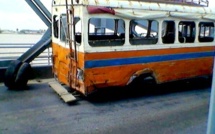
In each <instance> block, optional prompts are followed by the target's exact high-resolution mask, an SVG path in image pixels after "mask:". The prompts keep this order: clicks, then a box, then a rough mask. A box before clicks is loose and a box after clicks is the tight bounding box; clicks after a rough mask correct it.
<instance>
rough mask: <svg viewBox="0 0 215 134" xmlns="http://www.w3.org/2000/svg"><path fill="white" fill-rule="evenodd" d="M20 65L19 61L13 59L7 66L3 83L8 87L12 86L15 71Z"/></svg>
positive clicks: (13, 84)
mask: <svg viewBox="0 0 215 134" xmlns="http://www.w3.org/2000/svg"><path fill="white" fill-rule="evenodd" d="M21 65H22V62H21V61H19V60H14V61H12V62H11V63H10V65H9V66H8V68H7V70H6V72H5V76H4V84H5V86H7V87H8V88H9V89H10V88H14V86H15V79H16V75H17V72H18V70H19V68H20V66H21Z"/></svg>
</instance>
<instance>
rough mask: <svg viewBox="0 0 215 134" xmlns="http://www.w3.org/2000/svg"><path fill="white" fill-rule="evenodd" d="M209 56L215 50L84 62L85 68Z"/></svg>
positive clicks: (213, 54)
mask: <svg viewBox="0 0 215 134" xmlns="http://www.w3.org/2000/svg"><path fill="white" fill-rule="evenodd" d="M211 56H215V52H212V51H211V52H198V53H183V54H171V55H157V56H143V57H133V58H118V59H102V60H89V61H86V62H85V68H95V67H107V66H120V65H131V64H143V63H151V62H162V61H171V60H184V59H192V58H203V57H211Z"/></svg>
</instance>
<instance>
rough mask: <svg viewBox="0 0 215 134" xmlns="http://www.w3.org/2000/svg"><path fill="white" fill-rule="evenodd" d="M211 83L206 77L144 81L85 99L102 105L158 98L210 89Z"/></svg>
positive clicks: (110, 89)
mask: <svg viewBox="0 0 215 134" xmlns="http://www.w3.org/2000/svg"><path fill="white" fill-rule="evenodd" d="M211 81H212V80H211V78H208V77H200V78H194V79H187V80H180V81H174V82H168V83H164V84H155V83H154V82H153V81H152V80H146V81H144V84H143V83H142V84H141V83H138V84H136V85H133V86H127V87H111V88H104V89H99V90H98V91H97V92H96V93H94V94H92V95H90V96H89V97H87V98H85V99H87V100H88V101H90V102H94V103H95V102H96V103H102V102H110V101H120V100H124V99H132V98H140V97H150V96H160V95H166V94H172V93H177V92H186V91H192V90H206V89H210V87H211Z"/></svg>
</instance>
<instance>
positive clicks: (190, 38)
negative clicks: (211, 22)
mask: <svg viewBox="0 0 215 134" xmlns="http://www.w3.org/2000/svg"><path fill="white" fill-rule="evenodd" d="M178 30H179V31H178V32H179V34H178V40H179V42H180V43H193V42H194V40H195V37H196V28H195V23H194V22H192V21H181V22H179V25H178Z"/></svg>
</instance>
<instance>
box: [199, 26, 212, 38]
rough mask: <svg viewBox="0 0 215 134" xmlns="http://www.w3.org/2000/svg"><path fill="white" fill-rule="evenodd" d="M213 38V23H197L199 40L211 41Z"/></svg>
mask: <svg viewBox="0 0 215 134" xmlns="http://www.w3.org/2000/svg"><path fill="white" fill-rule="evenodd" d="M213 40H214V23H213V22H200V23H199V42H213Z"/></svg>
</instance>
